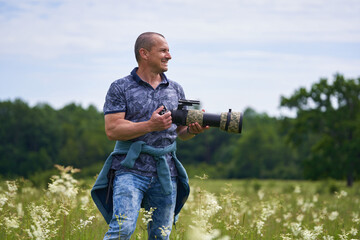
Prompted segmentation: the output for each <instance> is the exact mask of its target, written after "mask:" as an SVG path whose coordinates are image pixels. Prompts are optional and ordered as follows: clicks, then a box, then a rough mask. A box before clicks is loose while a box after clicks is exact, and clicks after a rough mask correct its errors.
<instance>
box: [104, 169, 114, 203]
mask: <svg viewBox="0 0 360 240" xmlns="http://www.w3.org/2000/svg"><path fill="white" fill-rule="evenodd" d="M114 176H115V169H110V170H109V172H108V175H107V177H108V179H109V183H108V189H107V194H106V201H105V203H106V204H108V202H109V198H110V195H112V190H113V181H114Z"/></svg>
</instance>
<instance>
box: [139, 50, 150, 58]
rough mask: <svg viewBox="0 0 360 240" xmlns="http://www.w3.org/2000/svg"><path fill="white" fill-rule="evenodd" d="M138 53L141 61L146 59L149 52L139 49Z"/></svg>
mask: <svg viewBox="0 0 360 240" xmlns="http://www.w3.org/2000/svg"><path fill="white" fill-rule="evenodd" d="M139 53H140V56H141V58H142V59H147V58H148V56H149V52H148V50H146V49H145V48H140V50H139Z"/></svg>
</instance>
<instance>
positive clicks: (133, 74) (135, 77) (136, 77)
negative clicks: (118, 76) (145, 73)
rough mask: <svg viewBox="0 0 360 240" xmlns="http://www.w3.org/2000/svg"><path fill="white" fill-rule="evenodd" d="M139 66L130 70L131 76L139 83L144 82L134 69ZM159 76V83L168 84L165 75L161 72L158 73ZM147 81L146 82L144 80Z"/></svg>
mask: <svg viewBox="0 0 360 240" xmlns="http://www.w3.org/2000/svg"><path fill="white" fill-rule="evenodd" d="M138 69H139V68H138V67H136V68H134V69H133V70H132V71H131V76H132V77H133V79H134V80H135V81H136V82H137V83H141V82H145V81H144V80H142V79H141V78H140V77H139V75H138V74H137V73H136V71H137V70H138ZM160 76H161V83H160V84H165V85H169V80H168V79H167V77H166V75H165V74H164V73H161V74H160ZM145 83H147V82H145Z"/></svg>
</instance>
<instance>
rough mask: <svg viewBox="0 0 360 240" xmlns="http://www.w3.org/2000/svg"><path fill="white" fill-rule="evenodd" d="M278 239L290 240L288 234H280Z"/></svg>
mask: <svg viewBox="0 0 360 240" xmlns="http://www.w3.org/2000/svg"><path fill="white" fill-rule="evenodd" d="M280 237H281V239H282V240H292V238H291V237H290V235H289V234H286V235H284V234H281V235H280Z"/></svg>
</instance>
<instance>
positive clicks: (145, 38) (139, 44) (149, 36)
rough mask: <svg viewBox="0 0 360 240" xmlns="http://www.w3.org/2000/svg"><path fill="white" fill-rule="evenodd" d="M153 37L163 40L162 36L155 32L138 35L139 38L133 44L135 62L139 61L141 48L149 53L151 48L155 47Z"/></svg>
mask: <svg viewBox="0 0 360 240" xmlns="http://www.w3.org/2000/svg"><path fill="white" fill-rule="evenodd" d="M154 35H158V36H160V37H163V38H165V37H164V36H163V35H161V34H160V33H156V32H144V33H142V34H140V36H139V37H138V38H137V39H136V42H135V49H134V50H135V58H136V61H137V62H139V61H140V59H141V58H140V52H139V50H140V49H141V48H145V49H146V50H148V51H150V50H151V48H152V46H154V45H155V41H154V38H153V36H154Z"/></svg>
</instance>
